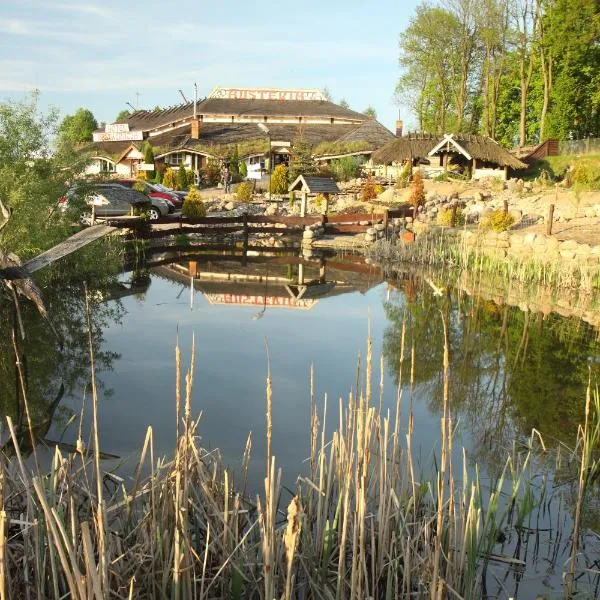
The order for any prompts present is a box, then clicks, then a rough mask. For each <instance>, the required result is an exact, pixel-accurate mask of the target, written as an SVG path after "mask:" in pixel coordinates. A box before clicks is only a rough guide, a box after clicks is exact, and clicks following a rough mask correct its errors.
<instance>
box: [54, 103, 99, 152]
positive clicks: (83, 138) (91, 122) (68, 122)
mask: <svg viewBox="0 0 600 600" xmlns="http://www.w3.org/2000/svg"><path fill="white" fill-rule="evenodd" d="M95 129H98V122H97V121H96V118H95V117H94V115H93V113H92V111H91V110H88V109H87V108H79V109H77V111H76V112H75V114H74V115H67V116H66V117H65V118H64V119H63V120H62V123H61V124H60V126H59V128H58V131H59V134H60V136H61V137H62V138H63V139H64V140H65V141H68V142H70V143H72V144H79V143H81V142H90V141H91V140H92V133H93V132H94V130H95Z"/></svg>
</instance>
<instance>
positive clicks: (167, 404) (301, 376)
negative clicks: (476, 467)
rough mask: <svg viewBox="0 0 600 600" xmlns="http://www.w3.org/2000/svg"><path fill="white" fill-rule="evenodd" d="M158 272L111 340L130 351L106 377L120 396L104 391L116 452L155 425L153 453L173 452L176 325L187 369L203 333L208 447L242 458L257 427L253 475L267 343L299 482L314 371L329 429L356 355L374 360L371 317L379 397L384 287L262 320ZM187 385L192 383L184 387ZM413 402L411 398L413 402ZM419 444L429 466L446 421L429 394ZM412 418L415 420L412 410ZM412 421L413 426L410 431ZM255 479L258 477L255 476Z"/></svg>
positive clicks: (198, 387)
mask: <svg viewBox="0 0 600 600" xmlns="http://www.w3.org/2000/svg"><path fill="white" fill-rule="evenodd" d="M180 291H181V285H180V284H176V283H173V282H170V281H166V280H164V279H161V278H158V277H153V279H152V284H151V285H150V287H149V289H148V292H147V293H146V296H145V299H144V301H142V302H140V301H139V300H137V299H135V298H134V297H127V298H123V299H122V302H123V305H124V308H125V309H126V311H127V312H126V315H125V316H124V318H123V321H122V325H121V326H113V327H110V328H108V329H107V330H106V331H105V338H106V343H105V348H106V349H108V350H111V351H114V352H118V353H119V354H120V355H121V359H120V360H119V361H117V362H116V363H115V365H114V371H113V372H111V373H104V374H102V375H101V379H102V380H103V381H104V383H105V385H106V387H107V388H109V389H113V390H114V395H112V396H111V397H107V398H103V400H102V406H101V411H100V429H101V430H100V438H101V446H102V449H103V450H105V451H106V452H111V453H115V454H118V455H120V456H122V457H126V456H128V455H130V454H132V453H134V452H135V451H136V450H138V449H139V448H140V447H141V445H142V443H143V439H144V435H145V430H146V427H147V426H148V425H151V426H152V427H153V433H154V440H155V453H156V454H157V455H163V454H169V453H170V452H171V451H172V448H173V440H174V429H175V400H174V397H175V358H174V357H175V343H176V337H177V328H178V327H179V337H180V344H181V350H182V358H183V363H184V364H183V369H187V366H188V364H189V360H190V353H191V340H192V335H195V338H196V367H195V369H196V371H195V377H194V392H193V409H192V412H193V414H194V415H198V414H199V413H200V412H202V421H201V426H200V434H201V436H202V440H203V444H204V445H205V446H207V447H210V448H215V447H218V448H220V449H221V451H222V453H223V456H224V457H225V460H226V462H227V463H229V464H235V463H236V462H237V461H238V460H239V458H240V457H241V456H242V453H243V450H244V446H245V443H246V439H247V436H248V433H249V432H252V436H253V439H252V446H253V469H254V474H255V475H257V474H258V473H262V468H263V467H262V460H263V457H264V455H265V441H264V435H265V433H264V432H265V378H266V372H267V352H266V346H265V343H267V344H268V347H269V352H270V357H271V376H272V382H273V383H272V385H273V452H274V454H275V455H276V457H277V460H278V462H279V463H280V464H281V465H282V466H283V467H284V469H286V473H287V476H286V480H287V481H288V482H293V480H294V478H295V475H296V473H297V472H298V471H299V469H301V468H302V466H301V463H302V461H303V460H304V459H305V458H306V457H307V456H308V454H309V390H310V387H309V372H310V364H311V362H313V363H314V368H315V396H316V398H317V401H318V402H319V403H320V404H321V406H322V401H323V397H324V394H327V395H328V398H329V400H328V408H329V410H328V423H329V427H328V429H329V430H331V427H335V426H336V425H337V424H338V423H339V417H338V401H339V398H340V396H341V397H343V398H344V400H347V397H348V393H349V391H350V388H351V387H352V386H353V385H354V382H355V379H356V361H357V356H358V354H359V353H360V354H361V355H362V362H363V368H364V364H365V360H366V357H365V352H366V339H367V331H368V320H369V316H370V319H371V331H372V338H373V350H374V355H373V370H374V375H373V402H374V403H378V401H379V356H380V353H381V345H382V339H383V331H384V329H385V327H386V325H387V321H386V318H385V315H384V312H383V300H384V299H385V287H384V286H379V287H377V288H373V289H372V290H370V291H369V292H368V293H366V294H364V295H363V294H360V293H358V292H355V293H349V294H344V295H341V296H335V297H331V298H322V299H320V300H319V302H318V303H317V304H316V305H315V306H314V307H313V308H312V309H311V310H310V311H298V310H286V309H283V308H278V309H277V310H270V309H269V308H268V307H267V309H266V311H265V313H264V315H263V316H262V318H261V319H259V320H253V319H252V317H253V315H255V314H256V307H255V306H248V307H244V306H221V305H210V304H209V303H208V302H207V301H206V299H205V298H204V296H203V295H202V294H201V293H200V292H196V293H195V296H194V308H193V310H191V309H190V296H189V291H184V293H183V294H181V295H180V296H179V298H177V296H178V294H179V293H180ZM393 386H394V384H393V380H392V379H391V378H389V377H387V376H386V380H385V396H384V404H385V407H386V408H389V409H390V412H392V411H393V407H394V406H395V402H396V391H395V389H394V387H393ZM182 389H184V385H183V383H182ZM407 405H408V394H405V399H404V406H405V407H407ZM415 414H416V428H415V444H416V445H417V447H418V445H419V443H420V441H419V440H420V439H423V440H424V451H423V452H424V456H423V459H424V462H425V463H428V462H429V457H430V455H431V448H432V439H437V437H438V429H439V421H438V417H437V416H433V417H432V415H430V414H429V412H428V411H427V408H426V402H419V401H418V396H417V401H416V403H415ZM404 423H406V418H404ZM403 429H404V427H403ZM255 481H257V479H255Z"/></svg>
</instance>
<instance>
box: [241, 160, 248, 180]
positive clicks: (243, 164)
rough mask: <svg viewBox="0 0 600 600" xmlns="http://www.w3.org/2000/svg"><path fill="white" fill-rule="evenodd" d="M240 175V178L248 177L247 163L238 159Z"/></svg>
mask: <svg viewBox="0 0 600 600" xmlns="http://www.w3.org/2000/svg"><path fill="white" fill-rule="evenodd" d="M240 177H241V178H242V179H246V177H248V165H247V164H246V162H245V161H243V160H241V161H240Z"/></svg>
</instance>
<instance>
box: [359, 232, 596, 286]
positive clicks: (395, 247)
mask: <svg viewBox="0 0 600 600" xmlns="http://www.w3.org/2000/svg"><path fill="white" fill-rule="evenodd" d="M369 257H370V258H371V259H372V260H373V261H375V262H377V263H378V264H382V265H384V266H386V267H389V268H399V267H400V266H402V265H407V264H417V265H423V266H426V267H443V268H447V269H450V270H453V271H455V272H456V273H460V272H464V271H469V272H472V273H474V274H477V275H479V276H481V275H486V276H488V277H498V278H502V279H504V280H505V281H514V282H519V283H521V284H528V285H533V284H535V285H544V286H548V287H553V288H555V289H569V290H572V289H578V290H580V291H584V292H586V293H591V292H594V291H596V290H599V289H600V266H589V267H586V266H579V265H577V266H571V265H568V264H564V263H561V262H560V261H554V262H542V261H536V260H533V259H529V258H524V259H521V258H513V257H498V258H496V257H494V256H491V255H489V254H484V253H483V252H482V251H481V250H480V249H479V248H478V247H477V246H472V247H471V246H468V245H467V244H466V243H465V240H464V239H461V238H459V237H457V236H456V235H454V234H453V233H451V232H447V231H445V230H443V229H441V230H439V229H438V230H433V231H431V232H428V233H423V234H421V235H419V236H417V238H416V240H415V242H414V243H411V244H393V243H390V242H385V241H380V242H378V243H377V244H375V245H374V246H372V247H371V248H369Z"/></svg>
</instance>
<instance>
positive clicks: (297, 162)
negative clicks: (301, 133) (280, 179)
mask: <svg viewBox="0 0 600 600" xmlns="http://www.w3.org/2000/svg"><path fill="white" fill-rule="evenodd" d="M316 172H317V166H316V165H315V161H314V160H313V157H312V148H311V146H310V144H309V143H308V142H306V141H304V140H303V139H301V138H299V139H297V140H296V141H294V143H293V145H292V154H291V156H290V168H289V178H290V181H294V179H296V177H298V175H314V174H315V173H316Z"/></svg>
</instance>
